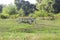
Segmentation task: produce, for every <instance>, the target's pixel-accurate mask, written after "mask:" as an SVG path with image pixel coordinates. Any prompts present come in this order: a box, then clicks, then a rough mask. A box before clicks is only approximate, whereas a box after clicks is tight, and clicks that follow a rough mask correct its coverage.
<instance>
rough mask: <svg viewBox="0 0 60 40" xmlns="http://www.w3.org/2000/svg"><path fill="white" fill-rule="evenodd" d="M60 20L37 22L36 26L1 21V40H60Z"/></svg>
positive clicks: (11, 20) (12, 20) (14, 21)
mask: <svg viewBox="0 0 60 40" xmlns="http://www.w3.org/2000/svg"><path fill="white" fill-rule="evenodd" d="M59 21H60V19H56V20H37V21H36V24H34V23H33V24H27V23H19V22H17V21H16V20H14V19H8V20H6V19H0V40H60V22H59Z"/></svg>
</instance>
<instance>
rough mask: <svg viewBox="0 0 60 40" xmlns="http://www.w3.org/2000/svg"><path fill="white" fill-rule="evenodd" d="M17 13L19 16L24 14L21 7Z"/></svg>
mask: <svg viewBox="0 0 60 40" xmlns="http://www.w3.org/2000/svg"><path fill="white" fill-rule="evenodd" d="M18 14H19V16H20V17H23V16H24V15H25V14H24V11H23V9H20V10H19V11H18Z"/></svg>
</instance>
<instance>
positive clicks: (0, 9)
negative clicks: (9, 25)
mask: <svg viewBox="0 0 60 40" xmlns="http://www.w3.org/2000/svg"><path fill="white" fill-rule="evenodd" d="M2 9H3V5H0V13H2Z"/></svg>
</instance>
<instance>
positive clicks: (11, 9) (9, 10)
mask: <svg viewBox="0 0 60 40" xmlns="http://www.w3.org/2000/svg"><path fill="white" fill-rule="evenodd" d="M12 15H17V11H16V7H15V6H13V5H8V6H6V7H4V8H3V11H2V15H1V16H5V17H11V16H12Z"/></svg>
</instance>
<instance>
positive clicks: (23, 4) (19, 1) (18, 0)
mask: <svg viewBox="0 0 60 40" xmlns="http://www.w3.org/2000/svg"><path fill="white" fill-rule="evenodd" d="M15 4H16V7H17V10H18V11H19V10H20V9H23V11H24V15H25V16H28V15H29V14H30V13H33V12H34V11H35V10H37V9H36V5H34V4H30V2H29V1H24V0H15Z"/></svg>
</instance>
